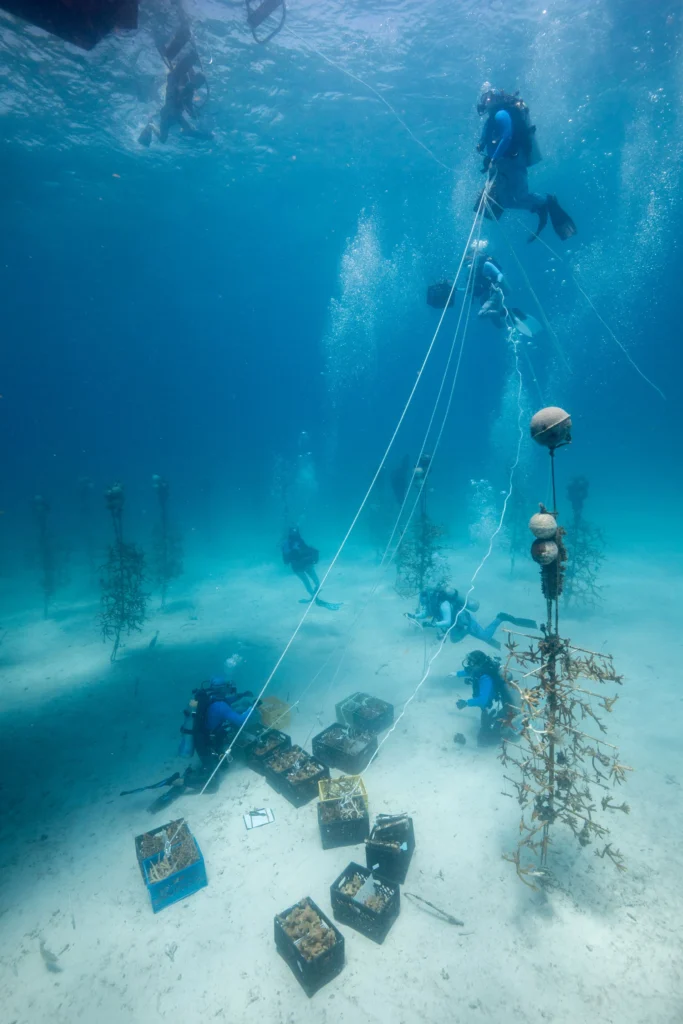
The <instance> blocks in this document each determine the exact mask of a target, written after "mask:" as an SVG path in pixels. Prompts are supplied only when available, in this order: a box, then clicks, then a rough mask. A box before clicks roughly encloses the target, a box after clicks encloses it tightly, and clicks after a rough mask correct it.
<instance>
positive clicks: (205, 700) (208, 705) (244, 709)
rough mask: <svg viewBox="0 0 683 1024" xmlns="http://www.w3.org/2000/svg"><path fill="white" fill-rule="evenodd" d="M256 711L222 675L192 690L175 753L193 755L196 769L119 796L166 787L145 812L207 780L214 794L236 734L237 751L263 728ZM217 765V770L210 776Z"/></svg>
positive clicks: (247, 697)
mask: <svg viewBox="0 0 683 1024" xmlns="http://www.w3.org/2000/svg"><path fill="white" fill-rule="evenodd" d="M257 708H258V702H256V701H255V700H254V695H253V693H251V692H250V691H246V692H244V693H238V692H237V689H236V687H235V686H233V685H232V683H230V682H228V681H227V679H225V678H224V677H222V676H215V677H214V678H213V679H211V680H209V682H208V683H205V684H204V685H202V686H200V687H199V688H198V689H196V690H193V691H192V698H191V699H190V702H189V704H188V706H187V708H186V709H185V711H184V721H183V724H182V726H181V727H180V732H181V734H182V736H181V741H180V748H179V750H178V753H179V755H180V756H181V757H193V756H194V754H195V753H196V754H197V756H198V758H199V761H200V764H199V766H198V767H195V766H193V765H190V766H189V767H188V768H186V769H185V771H184V772H183V773H182V774H181V773H180V772H174V774H173V775H171V776H169V777H168V778H167V779H162V780H161V782H156V783H154V784H153V785H151V786H141V787H140V788H139V789H132V790H126V791H124V792H123V793H121V796H126V795H129V794H131V793H140V792H142V791H144V790H146V789H161V788H165V787H168V791H167V792H165V793H163V794H162V796H160V797H158V798H157V799H156V800H155V801H154V803H152V804H151V805H150V807H149V810H150V811H152V812H155V811H159V810H161V809H162V808H164V807H167V806H168V805H169V804H170V803H173V801H174V800H176V799H177V798H178V797H179V796H182V795H183V794H184V793H199V792H200V791H201V790H203V789H204V786H206V784H207V783H208V782H209V779H211V782H210V784H209V785H208V787H207V792H209V793H215V792H216V791H217V790H218V787H219V785H220V781H221V777H222V775H223V773H224V772H225V771H226V770H227V769H228V767H229V765H230V761H231V758H228V757H226V758H225V759H224V760H223V761H222V763H221V758H222V757H223V755H224V753H225V751H226V750H227V749H228V747H229V746H230V745H231V743H232V742H233V741H234V740H235V738H236V737H237V734H238V732H239V738H238V739H237V744H236V746H237V749H240V748H241V747H244V746H245V745H246V744H248V743H250V742H251V741H252V740H253V739H254V738H255V736H256V735H257V734H258V733H259V732H261V730H262V728H263V726H262V724H261V717H260V715H259V713H258V710H257ZM252 709H253V710H252ZM243 726H244V728H242V727H243ZM240 729H241V730H242V731H241V732H240ZM219 764H220V771H218V772H216V773H215V775H214V772H215V769H216V767H217V766H218V765H219ZM212 776H213V778H212Z"/></svg>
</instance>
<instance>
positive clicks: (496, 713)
mask: <svg viewBox="0 0 683 1024" xmlns="http://www.w3.org/2000/svg"><path fill="white" fill-rule="evenodd" d="M456 675H457V676H459V677H460V678H462V679H467V681H468V682H469V683H471V685H472V691H473V692H472V697H471V698H470V699H469V700H459V701H457V702H456V707H457V708H458V710H459V711H462V710H463V709H464V708H479V709H480V711H481V725H480V728H479V735H478V736H477V744H478V745H479V746H480V747H487V746H491V745H493V744H495V743H498V741H499V740H500V736H501V729H502V728H503V726H507V725H509V724H510V723H511V720H512V718H513V717H514V715H515V712H516V709H515V706H514V703H513V698H512V694H511V692H510V689H509V687H508V685H507V683H506V682H505V679H504V677H503V675H502V673H501V670H500V660H499V659H498V658H489V657H488V656H487V655H486V654H484V652H483V651H472V653H471V654H468V655H467V657H466V658H465V660H464V662H463V667H462V669H461V671H460V672H457V673H456Z"/></svg>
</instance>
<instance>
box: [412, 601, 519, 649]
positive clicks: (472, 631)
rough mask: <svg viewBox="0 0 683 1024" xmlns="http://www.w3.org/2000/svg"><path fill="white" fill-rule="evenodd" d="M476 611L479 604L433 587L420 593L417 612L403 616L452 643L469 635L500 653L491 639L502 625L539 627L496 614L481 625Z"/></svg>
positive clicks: (497, 643) (512, 616)
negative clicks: (486, 624) (436, 631)
mask: <svg viewBox="0 0 683 1024" xmlns="http://www.w3.org/2000/svg"><path fill="white" fill-rule="evenodd" d="M477 611H479V602H478V601H475V600H474V599H473V598H471V597H469V598H467V599H466V600H465V599H464V598H462V597H461V596H460V594H459V593H458V591H457V590H448V589H446V588H445V587H433V588H430V589H428V590H423V591H422V593H421V594H420V598H419V602H418V606H417V609H416V611H415V612H414V613H411V612H406V615H407V617H408V618H409V619H412V620H413V621H414V622H419V623H420V624H421V625H422V626H434V627H435V628H436V629H438V630H441V636H444V635H445V634H446V633H448V635H449V637H450V639H451V642H452V643H454V644H457V643H460V641H461V640H464V639H465V637H466V636H472V637H474V639H475V640H482V641H483V642H484V643H487V644H489V645H490V646H491V647H495V648H496V650H500V643H499V642H498V640H495V639H494V634H495V632H496V630H497V629H498V627H499V626H501V625H502V624H503V623H504V622H510V623H511V624H512V625H513V626H521V627H524V628H526V629H537V628H538V627H537V625H536V622H535V621H534V620H533V619H518V618H516V617H515V616H514V615H508V613H507V612H498V614H497V615H496V617H495V619H494V620H493V622H491V623H489V625H488V626H481V625H480V624H479V623H478V622H477V620H476V619H475V617H474V615H473V614H472V613H473V612H477ZM456 620H457V621H456Z"/></svg>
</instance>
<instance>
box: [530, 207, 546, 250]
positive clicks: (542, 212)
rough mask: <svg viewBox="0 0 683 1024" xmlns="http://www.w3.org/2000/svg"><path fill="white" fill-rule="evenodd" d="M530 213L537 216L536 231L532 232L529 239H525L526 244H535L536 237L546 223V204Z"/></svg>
mask: <svg viewBox="0 0 683 1024" xmlns="http://www.w3.org/2000/svg"><path fill="white" fill-rule="evenodd" d="M532 212H533V213H537V214H538V224H537V225H536V230H535V231H532V232H531V234H530V235H529V237H528V238H527V242H535V241H536V239H537V238H538V236H539V235H540V233H541V231H543V228H544V227H545V226H546V224H547V223H548V213H549V210H548V203H547V202H545V203H544V204H543V206H539V207H537V208H536V209H535V210H533V211H532Z"/></svg>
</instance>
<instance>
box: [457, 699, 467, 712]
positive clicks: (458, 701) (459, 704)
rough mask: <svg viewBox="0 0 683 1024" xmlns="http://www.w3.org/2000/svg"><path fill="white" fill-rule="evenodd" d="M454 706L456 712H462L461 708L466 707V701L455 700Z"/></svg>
mask: <svg viewBox="0 0 683 1024" xmlns="http://www.w3.org/2000/svg"><path fill="white" fill-rule="evenodd" d="M455 706H456V708H457V709H458V711H462V709H463V708H466V707H467V701H466V700H457V701H456V702H455Z"/></svg>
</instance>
